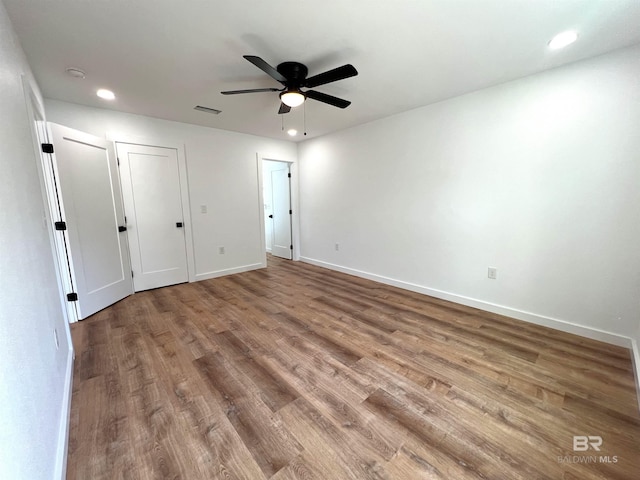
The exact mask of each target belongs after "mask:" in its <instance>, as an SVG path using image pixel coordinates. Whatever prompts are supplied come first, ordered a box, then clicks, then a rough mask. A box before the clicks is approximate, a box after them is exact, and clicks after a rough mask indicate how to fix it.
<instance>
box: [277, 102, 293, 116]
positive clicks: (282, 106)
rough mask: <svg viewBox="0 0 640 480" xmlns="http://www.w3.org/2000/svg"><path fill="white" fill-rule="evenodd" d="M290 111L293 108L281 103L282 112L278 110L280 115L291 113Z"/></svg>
mask: <svg viewBox="0 0 640 480" xmlns="http://www.w3.org/2000/svg"><path fill="white" fill-rule="evenodd" d="M290 111H291V107H290V106H289V105H285V104H284V103H280V110H278V115H282V114H283V113H289V112H290Z"/></svg>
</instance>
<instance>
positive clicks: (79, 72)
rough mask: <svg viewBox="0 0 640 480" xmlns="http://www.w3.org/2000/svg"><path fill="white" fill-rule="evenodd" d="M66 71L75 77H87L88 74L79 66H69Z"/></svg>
mask: <svg viewBox="0 0 640 480" xmlns="http://www.w3.org/2000/svg"><path fill="white" fill-rule="evenodd" d="M65 71H66V72H67V73H68V74H69V75H71V76H72V77H74V78H84V77H86V74H85V73H84V72H83V71H82V70H80V69H79V68H75V67H69V68H67V69H66V70H65Z"/></svg>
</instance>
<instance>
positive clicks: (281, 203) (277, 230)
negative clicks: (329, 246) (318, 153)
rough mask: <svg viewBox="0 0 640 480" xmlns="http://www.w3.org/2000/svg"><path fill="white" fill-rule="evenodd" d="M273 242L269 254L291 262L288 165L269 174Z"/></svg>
mask: <svg viewBox="0 0 640 480" xmlns="http://www.w3.org/2000/svg"><path fill="white" fill-rule="evenodd" d="M271 192H272V195H273V201H272V203H271V205H272V208H273V242H272V245H271V254H272V255H275V256H277V257H282V258H287V259H289V260H291V254H292V245H291V187H290V177H289V164H283V168H281V169H278V170H273V171H272V172H271Z"/></svg>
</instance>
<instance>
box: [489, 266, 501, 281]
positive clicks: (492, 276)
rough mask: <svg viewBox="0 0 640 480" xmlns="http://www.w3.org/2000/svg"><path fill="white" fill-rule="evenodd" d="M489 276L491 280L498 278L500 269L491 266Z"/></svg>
mask: <svg viewBox="0 0 640 480" xmlns="http://www.w3.org/2000/svg"><path fill="white" fill-rule="evenodd" d="M487 277H489V278H490V279H491V280H496V279H497V278H498V269H497V268H495V267H489V270H488V271H487Z"/></svg>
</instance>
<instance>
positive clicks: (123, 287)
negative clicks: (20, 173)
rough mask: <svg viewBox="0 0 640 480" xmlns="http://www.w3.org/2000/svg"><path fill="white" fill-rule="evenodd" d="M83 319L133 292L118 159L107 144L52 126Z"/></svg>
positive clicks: (67, 233) (60, 199)
mask: <svg viewBox="0 0 640 480" xmlns="http://www.w3.org/2000/svg"><path fill="white" fill-rule="evenodd" d="M49 127H50V130H51V138H52V139H53V145H54V149H55V153H54V154H53V158H54V168H55V170H56V172H55V174H56V178H57V180H58V191H59V201H60V209H61V212H62V217H63V218H64V220H65V222H66V225H67V230H66V232H65V235H66V240H67V254H68V260H69V265H70V270H71V277H72V281H73V284H74V289H75V291H76V293H77V294H78V312H79V315H78V317H79V318H80V319H82V318H86V317H88V316H89V315H92V314H93V313H95V312H97V311H98V310H101V309H103V308H105V307H107V306H109V305H111V304H113V303H115V302H117V301H118V300H120V299H122V298H124V297H126V296H127V295H130V294H131V293H133V289H132V283H131V268H130V263H129V252H128V250H127V242H126V238H125V237H124V234H122V233H119V232H118V226H119V225H124V212H123V207H122V196H121V193H120V181H119V178H118V167H117V159H116V156H115V152H114V149H113V145H112V144H111V143H110V142H108V141H107V140H104V139H101V138H98V137H94V136H92V135H89V134H87V133H83V132H78V131H76V130H72V129H70V128H67V127H63V126H61V125H56V124H49Z"/></svg>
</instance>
